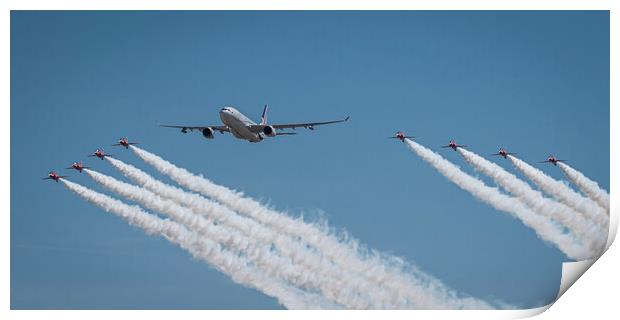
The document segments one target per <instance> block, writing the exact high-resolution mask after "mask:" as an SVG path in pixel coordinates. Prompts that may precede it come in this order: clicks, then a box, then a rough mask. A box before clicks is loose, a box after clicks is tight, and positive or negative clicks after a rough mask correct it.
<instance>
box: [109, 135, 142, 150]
mask: <svg viewBox="0 0 620 320" xmlns="http://www.w3.org/2000/svg"><path fill="white" fill-rule="evenodd" d="M134 144H138V142H129V140H128V139H127V138H120V139H118V143H115V144H113V146H123V147H125V149H129V146H130V145H134Z"/></svg>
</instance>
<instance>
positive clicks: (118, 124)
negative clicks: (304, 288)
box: [11, 11, 609, 309]
mask: <svg viewBox="0 0 620 320" xmlns="http://www.w3.org/2000/svg"><path fill="white" fill-rule="evenodd" d="M265 103H268V104H269V105H270V106H271V108H270V114H269V119H270V121H272V122H291V121H292V122H298V121H322V120H330V119H335V118H340V117H343V116H347V115H349V116H351V120H350V121H349V122H348V123H345V124H338V125H333V126H327V127H320V128H318V129H317V130H315V131H314V132H310V131H306V130H301V131H299V133H300V134H298V135H297V136H292V137H281V138H280V137H279V138H275V139H268V140H267V141H263V142H262V143H258V144H250V143H248V142H246V141H241V140H236V139H234V138H232V137H231V136H229V135H219V134H218V135H216V139H215V140H205V139H203V138H202V137H201V136H200V135H199V134H198V133H193V134H188V135H182V134H181V133H179V132H178V131H176V130H173V129H166V128H160V127H158V126H157V124H159V123H173V124H174V123H178V124H196V125H202V124H205V125H208V124H219V118H218V115H217V112H218V110H219V108H220V107H221V106H223V105H234V106H235V107H237V108H238V109H239V110H241V111H242V112H244V113H246V114H247V115H248V116H250V117H252V118H254V119H256V120H258V119H259V117H260V112H261V111H262V105H264V104H265ZM396 130H405V131H406V132H407V133H409V134H412V135H415V136H416V137H418V141H419V142H420V143H422V144H424V145H426V146H428V147H431V148H433V149H435V150H438V151H439V152H440V153H441V154H442V155H444V156H445V157H446V158H448V159H450V160H451V161H454V162H455V163H457V164H459V165H460V166H462V167H463V169H464V170H466V171H468V172H473V170H472V169H471V168H469V167H468V166H467V164H466V163H465V162H464V160H463V159H461V158H460V157H459V155H458V154H457V153H455V152H453V151H451V150H446V149H440V148H438V146H439V145H442V144H445V143H446V142H447V141H448V140H449V139H451V138H455V139H457V141H458V142H460V143H463V144H467V145H469V146H470V149H471V150H472V151H474V152H477V153H480V154H483V155H485V154H490V153H494V152H497V149H498V148H499V147H500V146H503V147H505V148H507V149H508V150H510V151H513V152H517V153H519V156H520V157H521V158H522V159H524V160H526V161H529V162H535V161H540V160H544V159H545V157H546V156H547V155H549V154H550V153H553V154H556V155H557V156H558V157H560V158H564V159H568V160H569V161H570V164H571V165H572V166H574V167H575V168H577V169H579V170H581V171H583V172H584V173H585V174H586V175H587V176H589V177H591V178H592V179H594V180H596V181H598V182H599V184H600V185H602V186H603V187H604V188H605V189H607V190H609V14H608V12H475V11H474V12H286V11H284V12H79V11H78V12H62V11H57V12H15V11H14V12H12V13H11V172H12V174H11V308H13V309H108V308H111V309H246V308H249V309H262V308H267V309H272V308H279V306H278V304H277V303H276V302H275V301H274V300H273V299H271V298H268V297H266V296H264V295H262V294H261V293H259V292H257V291H255V290H252V289H247V288H243V287H241V286H239V285H236V284H234V283H233V282H232V281H231V280H230V279H228V278H227V277H226V276H224V275H222V274H220V273H218V272H217V271H215V270H214V269H212V268H210V267H209V266H208V265H206V264H205V263H203V262H200V261H196V260H194V259H192V258H191V257H190V256H189V254H187V253H186V252H184V251H182V250H181V249H179V248H177V247H175V246H173V245H171V244H169V243H168V242H167V241H166V240H164V239H162V238H158V237H153V236H147V235H145V234H144V233H143V232H142V231H140V230H138V229H136V228H133V227H130V226H128V225H127V224H126V223H125V222H123V221H121V220H120V219H119V218H117V217H114V216H112V215H110V214H108V213H105V212H104V211H103V210H100V209H99V208H97V207H94V206H92V205H90V204H88V203H86V202H85V201H83V200H81V199H79V198H77V197H76V196H75V195H73V194H71V193H70V192H69V191H68V190H65V189H64V188H63V187H62V185H61V184H55V183H50V182H47V181H45V182H42V181H41V180H39V178H40V177H43V176H45V175H46V173H47V172H48V171H49V170H52V169H56V170H59V171H60V170H62V168H64V167H67V166H68V165H70V163H71V162H73V161H78V160H84V161H85V164H87V165H91V166H93V167H94V169H96V170H98V171H101V172H104V173H108V174H112V175H114V176H116V177H119V176H120V175H119V174H118V173H116V172H115V171H114V170H113V169H112V168H111V167H110V166H109V165H108V164H107V163H106V162H103V161H101V160H98V159H96V160H94V159H93V158H86V157H85V156H86V154H88V153H90V152H92V151H94V149H95V148H97V147H99V146H103V147H107V148H106V149H110V150H109V151H113V153H115V154H116V155H117V156H118V158H119V159H121V160H123V161H126V162H129V163H133V164H136V165H138V166H139V167H141V168H143V169H145V170H146V171H149V172H152V173H154V172H153V170H151V169H150V168H149V167H147V166H146V165H145V164H144V163H142V162H141V161H140V160H139V159H137V158H136V157H135V156H133V155H132V154H131V152H128V151H126V150H124V149H123V150H121V149H117V150H113V149H112V147H109V145H110V144H112V143H114V142H115V140H116V139H117V138H119V137H121V136H129V138H130V139H133V140H136V141H140V142H141V143H142V146H143V147H144V148H145V149H147V150H149V151H152V152H155V153H157V154H159V155H161V156H162V157H164V158H166V159H168V160H170V161H172V162H174V163H176V164H178V165H181V166H184V167H186V168H188V169H190V170H191V171H193V172H196V173H203V174H205V175H206V176H207V177H209V178H211V179H212V180H214V181H216V182H218V183H221V184H223V185H226V186H229V187H232V188H236V189H239V190H242V191H244V192H246V193H247V194H249V195H251V196H253V197H256V198H259V199H263V200H265V201H268V202H270V203H271V204H273V205H274V206H276V207H277V208H280V209H285V210H289V211H290V212H293V213H295V214H299V213H302V212H303V213H304V215H306V216H308V217H310V218H317V217H321V216H322V217H325V218H327V219H328V220H329V222H330V224H331V225H332V226H333V227H335V228H337V229H340V230H346V231H347V232H349V233H350V234H352V235H353V236H355V237H356V238H358V239H360V240H361V241H362V242H363V243H365V244H367V245H368V246H370V247H372V248H375V249H378V250H381V251H384V252H388V253H392V254H395V255H398V256H401V257H404V258H405V259H407V260H408V261H410V262H413V263H415V264H416V265H417V266H419V267H420V268H421V269H423V270H424V271H426V272H427V273H429V274H431V275H433V276H435V277H437V278H439V279H441V280H442V281H444V282H445V283H446V284H447V285H449V286H451V287H452V288H454V289H456V290H458V291H461V292H464V293H467V294H471V295H474V296H476V297H479V298H483V299H488V300H501V301H504V302H507V303H510V304H513V305H517V306H522V307H533V306H539V305H542V304H545V303H548V302H550V301H552V300H553V298H554V297H555V294H556V292H557V289H558V285H559V281H560V276H561V262H562V261H565V260H566V259H567V258H566V257H565V256H564V255H563V254H562V253H561V252H560V251H559V250H557V249H555V248H554V247H552V246H551V245H549V244H546V243H544V242H542V241H540V240H539V239H538V238H537V237H536V235H535V233H534V232H533V231H531V230H530V229H528V228H526V227H525V226H523V225H522V224H521V223H520V222H518V221H517V220H515V219H513V218H511V217H510V216H509V215H508V214H505V213H502V212H498V211H496V210H494V209H492V208H490V207H489V206H487V205H485V204H483V203H481V202H480V201H477V200H475V199H474V198H472V197H471V196H470V195H469V194H468V193H466V192H465V191H462V190H460V189H458V188H457V187H456V186H454V185H453V184H451V183H450V182H449V181H448V180H446V179H445V178H444V177H442V176H441V175H440V174H439V173H437V172H436V171H434V170H433V169H432V168H431V167H430V166H429V165H427V164H426V163H424V162H423V161H422V160H420V159H419V158H417V157H416V156H415V155H414V154H413V153H411V152H410V151H408V150H407V149H406V147H405V146H404V145H403V144H401V143H399V142H397V141H393V140H387V139H385V137H387V136H390V135H392V134H393V133H394V132H395V131H396ZM494 161H496V162H497V163H499V164H501V165H502V166H504V167H506V168H508V169H509V170H510V171H512V172H515V170H514V169H513V168H512V167H511V166H510V164H509V163H508V161H505V160H504V159H501V158H498V159H494ZM536 165H537V167H539V168H542V169H543V170H544V171H545V172H546V173H548V174H550V175H552V176H553V177H556V178H563V177H562V174H561V172H560V170H559V169H558V168H556V167H553V166H549V165H547V166H544V165H542V164H536ZM63 173H66V174H70V175H71V178H70V179H71V180H73V181H76V182H78V183H81V184H84V185H87V186H90V187H93V188H95V189H97V190H102V189H101V188H99V187H98V186H97V185H95V184H94V183H93V182H92V181H90V180H89V179H88V178H87V177H86V176H81V175H80V174H78V173H77V172H70V171H66V172H65V171H64V170H63ZM157 176H158V177H161V176H159V175H157ZM161 178H162V179H164V180H166V179H165V178H164V177H161ZM481 178H483V179H484V180H485V181H487V182H489V183H492V182H491V181H489V180H488V179H486V178H485V177H481ZM166 181H168V180H166ZM196 279H200V280H199V281H196Z"/></svg>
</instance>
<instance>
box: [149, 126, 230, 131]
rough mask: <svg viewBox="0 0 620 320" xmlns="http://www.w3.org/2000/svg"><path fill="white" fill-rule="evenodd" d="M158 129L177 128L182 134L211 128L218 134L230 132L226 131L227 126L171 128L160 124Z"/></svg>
mask: <svg viewBox="0 0 620 320" xmlns="http://www.w3.org/2000/svg"><path fill="white" fill-rule="evenodd" d="M159 126H160V127H166V128H177V129H181V131H182V132H183V133H185V132H187V130H189V131H193V130H200V131H202V130H203V129H206V128H211V129H213V130H214V131H219V132H220V133H224V132H230V130H229V129H228V127H227V126H202V127H201V126H173V125H168V124H160V125H159Z"/></svg>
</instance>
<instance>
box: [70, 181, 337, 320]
mask: <svg viewBox="0 0 620 320" xmlns="http://www.w3.org/2000/svg"><path fill="white" fill-rule="evenodd" d="M61 181H62V182H63V183H64V185H65V186H66V187H67V188H68V189H69V190H71V191H73V192H74V193H76V194H77V195H79V196H81V197H82V198H84V199H86V200H87V201H89V202H91V203H93V204H95V205H97V206H99V207H101V208H103V209H104V210H105V211H107V212H112V213H114V214H115V215H118V216H119V217H121V218H123V219H124V220H126V221H127V222H129V223H130V224H131V225H134V226H137V227H139V228H142V229H143V230H144V231H146V232H147V233H148V234H157V235H161V236H163V237H165V238H166V239H168V240H169V241H170V242H173V243H175V244H177V245H179V246H180V247H181V248H183V249H185V250H187V251H188V252H190V253H191V254H192V255H193V256H194V257H195V258H197V259H201V260H204V261H206V262H208V263H209V264H211V265H212V266H214V267H215V268H217V270H219V271H220V272H222V273H224V274H226V275H228V276H230V277H231V278H232V279H233V280H234V281H235V282H236V283H239V284H241V285H243V286H246V287H251V288H255V289H257V290H259V291H261V292H263V293H264V294H266V295H268V296H271V297H274V298H276V299H277V300H278V302H279V303H281V304H282V305H283V306H284V307H286V308H289V309H316V308H331V307H334V305H331V304H329V303H326V302H324V301H323V299H322V297H320V296H317V295H314V294H310V293H306V292H304V291H302V290H299V289H297V288H293V287H291V286H288V285H286V284H284V283H282V282H281V281H278V280H276V279H271V278H269V277H267V276H265V275H264V274H263V273H262V272H261V271H260V270H257V269H256V268H254V267H252V266H250V265H249V264H248V262H247V261H246V260H245V259H244V258H242V257H239V256H238V255H235V254H232V253H231V252H229V251H227V250H223V249H222V247H221V246H220V245H219V244H217V243H215V242H213V241H211V240H209V239H203V238H200V237H198V235H196V234H195V233H192V232H190V231H189V230H187V229H186V228H185V227H184V226H182V225H180V224H178V223H176V222H173V221H170V220H165V219H161V218H159V217H156V216H154V215H151V214H148V213H146V212H145V211H143V210H142V209H141V208H140V207H138V206H130V205H128V204H125V203H123V202H121V201H119V200H116V199H114V198H111V197H109V196H107V195H104V194H101V193H98V192H96V191H93V190H91V189H88V188H86V187H84V186H81V185H79V184H77V183H73V182H71V181H68V180H65V179H61Z"/></svg>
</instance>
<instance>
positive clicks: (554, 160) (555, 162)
mask: <svg viewBox="0 0 620 320" xmlns="http://www.w3.org/2000/svg"><path fill="white" fill-rule="evenodd" d="M545 162H549V163H553V165H554V166H557V165H558V162H566V160H558V159H556V158H555V156H553V155H551V156H549V157H548V158H547V160H545V161H541V162H540V163H545Z"/></svg>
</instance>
